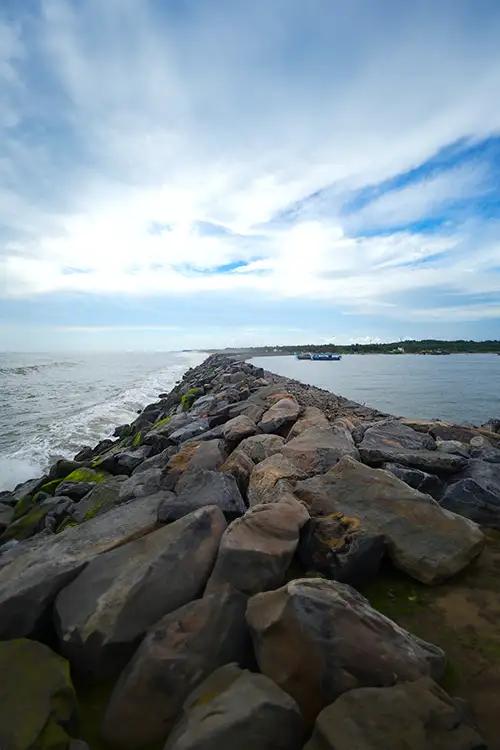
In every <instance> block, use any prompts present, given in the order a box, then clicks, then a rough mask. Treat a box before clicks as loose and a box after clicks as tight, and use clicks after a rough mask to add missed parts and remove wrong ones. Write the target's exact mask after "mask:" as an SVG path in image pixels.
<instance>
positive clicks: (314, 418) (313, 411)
mask: <svg viewBox="0 0 500 750" xmlns="http://www.w3.org/2000/svg"><path fill="white" fill-rule="evenodd" d="M311 427H317V428H321V429H324V428H325V427H330V422H329V421H328V419H327V418H326V417H325V415H324V413H323V412H322V411H321V409H318V407H317V406H306V407H305V409H304V411H303V412H302V414H301V416H300V417H299V418H298V419H297V421H296V422H295V424H294V425H293V427H292V428H291V429H290V432H289V433H288V435H287V438H286V439H287V442H288V441H290V440H293V438H296V437H297V436H298V435H300V434H301V433H302V432H305V430H309V429H311Z"/></svg>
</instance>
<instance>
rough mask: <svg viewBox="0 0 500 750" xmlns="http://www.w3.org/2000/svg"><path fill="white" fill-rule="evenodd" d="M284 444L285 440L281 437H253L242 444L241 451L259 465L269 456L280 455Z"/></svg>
mask: <svg viewBox="0 0 500 750" xmlns="http://www.w3.org/2000/svg"><path fill="white" fill-rule="evenodd" d="M284 444H285V440H284V438H282V437H280V436H279V435H266V434H264V435H253V436H252V437H248V438H246V439H245V440H243V441H242V442H241V443H240V445H239V450H241V451H244V452H245V453H246V454H247V455H248V456H249V457H250V458H251V459H252V461H253V462H254V463H256V464H258V463H260V461H264V459H266V458H269V456H272V455H274V454H275V453H279V452H280V451H281V449H282V448H283V446H284Z"/></svg>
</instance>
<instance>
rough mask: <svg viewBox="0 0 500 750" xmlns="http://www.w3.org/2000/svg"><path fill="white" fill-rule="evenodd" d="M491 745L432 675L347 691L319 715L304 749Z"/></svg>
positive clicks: (445, 749)
mask: <svg viewBox="0 0 500 750" xmlns="http://www.w3.org/2000/svg"><path fill="white" fill-rule="evenodd" d="M401 743H404V748H405V750H486V744H485V743H484V742H483V740H482V739H481V737H480V736H479V735H478V733H477V731H476V729H475V728H474V727H473V726H472V724H471V723H470V720H469V718H468V716H467V714H466V711H465V710H464V706H463V704H462V703H461V702H458V701H454V700H453V699H452V698H450V696H449V695H447V694H446V693H445V692H444V690H443V689H442V688H440V687H439V685H437V684H436V683H435V682H434V681H433V680H431V679H430V678H429V677H421V678H420V679H418V680H415V682H404V683H400V684H398V685H394V686H393V687H384V688H373V687H366V688H359V689H358V690H350V691H349V692H348V693H344V694H343V695H341V696H340V698H338V699H337V700H336V701H335V702H334V703H332V704H331V705H330V706H327V707H326V708H325V709H323V711H321V713H320V714H319V716H318V718H317V720H316V725H315V727H314V732H313V735H312V737H311V739H310V740H309V742H308V743H307V744H306V746H305V748H304V750H354V749H355V750H389V748H391V749H392V750H396V748H399V747H401V748H402V747H403V745H402V744H401Z"/></svg>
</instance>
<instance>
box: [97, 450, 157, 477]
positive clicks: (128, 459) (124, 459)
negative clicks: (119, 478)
mask: <svg viewBox="0 0 500 750" xmlns="http://www.w3.org/2000/svg"><path fill="white" fill-rule="evenodd" d="M152 450H153V448H152V446H151V445H140V446H139V447H138V448H135V449H134V450H126V451H121V452H120V453H115V455H114V456H110V457H109V458H104V459H103V460H102V462H101V463H100V465H99V468H100V469H102V470H103V471H109V473H110V474H122V475H123V474H127V475H130V474H131V473H132V472H133V470H134V469H136V468H137V467H138V466H139V464H142V462H143V461H144V460H145V459H146V458H149V456H150V455H151V451H152Z"/></svg>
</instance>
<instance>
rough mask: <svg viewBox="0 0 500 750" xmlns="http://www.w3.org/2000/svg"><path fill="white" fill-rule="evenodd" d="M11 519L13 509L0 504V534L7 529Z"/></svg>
mask: <svg viewBox="0 0 500 750" xmlns="http://www.w3.org/2000/svg"><path fill="white" fill-rule="evenodd" d="M13 517H14V508H13V507H12V506H11V505H6V504H5V503H2V502H0V534H1V533H2V531H4V529H6V528H7V526H8V525H9V524H10V522H11V521H12V518H13Z"/></svg>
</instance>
